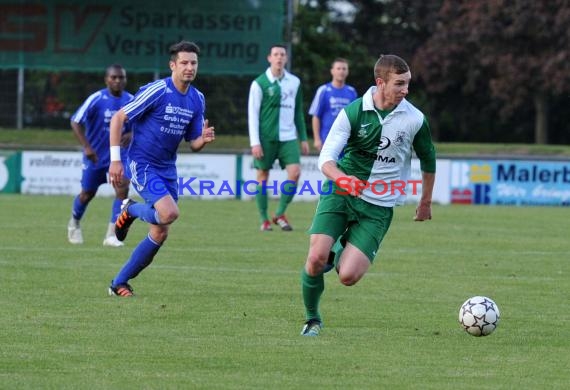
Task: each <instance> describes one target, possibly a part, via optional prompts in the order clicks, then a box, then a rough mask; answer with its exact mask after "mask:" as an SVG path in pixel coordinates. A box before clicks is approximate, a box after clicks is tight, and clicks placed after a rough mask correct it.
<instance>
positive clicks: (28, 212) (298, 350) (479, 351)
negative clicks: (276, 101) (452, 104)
mask: <svg viewBox="0 0 570 390" xmlns="http://www.w3.org/2000/svg"><path fill="white" fill-rule="evenodd" d="M71 201H72V197H70V196H60V197H57V196H52V197H50V196H23V195H0V205H1V209H2V220H3V221H4V223H3V224H2V225H0V237H1V238H0V242H1V256H0V286H2V294H0V307H1V308H2V315H1V316H0V329H2V331H1V332H0V345H1V346H2V347H1V348H0V383H1V385H0V387H1V388H6V389H16V388H17V389H25V388H48V389H77V388H92V389H103V388H127V389H189V388H192V389H301V388H322V389H380V388H383V389H456V388H462V389H479V388H481V387H482V386H484V387H493V388H496V389H513V388H522V389H540V388H544V389H563V388H567V386H568V383H569V381H570V373H569V372H568V368H567V363H568V350H569V349H570V326H569V325H570V314H569V311H568V292H569V291H570V278H569V277H568V275H569V271H570V263H569V262H568V240H567V228H568V222H567V221H568V218H567V210H565V209H560V208H540V207H537V208H514V207H513V208H511V207H489V206H487V207H485V206H481V207H478V206H435V207H434V209H433V216H434V219H433V220H432V221H430V222H427V223H415V222H412V220H411V218H412V215H413V207H412V206H405V207H402V208H398V209H396V213H395V218H394V222H393V225H392V228H391V230H390V232H389V234H388V236H387V238H386V240H385V242H384V244H383V247H382V249H381V251H380V254H379V257H378V259H377V261H376V263H375V264H374V266H373V267H372V268H371V269H370V271H369V273H368V274H367V275H366V276H365V277H364V279H363V280H361V282H360V283H359V284H358V285H357V286H355V287H344V286H342V285H341V284H340V283H339V282H338V280H337V279H336V274H335V273H334V272H331V273H329V274H327V275H326V290H325V294H324V297H323V301H322V313H323V315H324V320H325V329H324V330H323V333H322V334H321V336H319V337H318V338H304V337H301V336H299V331H300V329H301V325H302V321H303V307H302V300H301V295H300V287H299V274H300V269H301V267H302V266H303V264H304V259H305V257H306V252H307V248H308V236H307V234H306V232H305V230H306V228H307V227H308V225H309V224H310V221H311V217H312V212H313V210H314V207H315V204H314V203H295V204H293V205H292V206H291V207H290V209H289V216H290V220H291V221H292V223H293V224H294V227H295V228H296V230H295V231H293V232H291V233H285V232H281V231H273V232H270V233H261V232H258V222H257V217H256V210H255V203H254V202H239V201H196V200H182V201H181V202H180V208H181V217H180V219H179V220H178V221H176V223H175V224H174V225H173V226H172V229H171V235H170V237H169V239H168V241H167V243H166V244H165V246H164V247H163V248H162V249H161V251H160V252H159V254H158V255H157V258H156V259H155V262H154V263H153V264H152V265H151V266H150V267H149V268H148V269H146V270H145V271H144V272H143V273H142V274H141V275H139V276H138V277H137V278H136V279H134V280H133V281H132V284H133V286H134V288H135V292H136V293H137V296H136V297H135V298H134V299H122V298H116V297H108V296H107V295H106V288H107V286H108V284H109V281H110V280H111V278H112V277H113V276H114V275H115V274H116V272H117V271H118V270H119V268H120V267H121V266H122V264H123V263H124V262H125V260H126V259H127V257H128V256H129V254H130V252H131V250H132V249H133V248H134V246H135V245H136V244H137V242H138V241H139V240H140V239H142V238H143V237H144V235H145V234H146V226H145V224H144V223H142V222H140V221H137V222H135V224H134V225H133V227H132V228H131V232H130V233H129V237H128V238H127V240H126V247H124V248H106V247H103V246H102V245H101V242H102V239H103V234H104V231H105V228H106V224H107V216H108V213H109V209H110V199H108V198H95V200H94V201H93V202H92V204H91V205H90V207H89V209H88V210H87V213H86V215H85V217H84V220H83V231H84V236H85V239H86V243H85V244H84V245H83V246H71V245H70V244H68V243H67V241H66V223H67V219H68V215H69V210H70V208H71ZM274 207H275V204H274V203H272V204H271V209H274ZM479 294H481V295H488V296H490V297H491V298H493V299H495V301H496V302H497V304H498V305H499V307H500V309H501V314H502V318H501V323H500V326H499V328H498V329H497V330H496V331H495V333H493V334H492V335H490V336H488V337H483V338H476V337H472V336H469V335H468V334H466V333H465V332H464V331H463V330H462V329H460V327H459V325H458V323H457V313H458V310H459V306H460V305H461V303H463V301H464V300H465V299H467V298H468V297H470V296H473V295H479Z"/></svg>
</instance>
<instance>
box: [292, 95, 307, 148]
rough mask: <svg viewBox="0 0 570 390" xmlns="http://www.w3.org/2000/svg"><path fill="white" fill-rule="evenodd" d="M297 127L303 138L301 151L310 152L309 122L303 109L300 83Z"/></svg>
mask: <svg viewBox="0 0 570 390" xmlns="http://www.w3.org/2000/svg"><path fill="white" fill-rule="evenodd" d="M295 127H296V128H297V132H298V133H299V139H300V140H301V152H302V153H303V154H304V155H307V154H309V142H308V141H307V139H308V137H307V124H306V123H305V113H304V111H303V89H302V88H301V86H300V85H299V88H298V89H297V95H295Z"/></svg>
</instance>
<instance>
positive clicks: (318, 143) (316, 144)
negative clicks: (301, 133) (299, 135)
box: [313, 139, 323, 152]
mask: <svg viewBox="0 0 570 390" xmlns="http://www.w3.org/2000/svg"><path fill="white" fill-rule="evenodd" d="M313 146H314V147H315V149H316V150H317V151H318V152H320V151H321V149H322V148H323V142H322V141H321V140H320V139H316V140H315V141H314V142H313Z"/></svg>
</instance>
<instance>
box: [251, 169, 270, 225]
mask: <svg viewBox="0 0 570 390" xmlns="http://www.w3.org/2000/svg"><path fill="white" fill-rule="evenodd" d="M256 180H257V183H258V184H257V187H256V194H255V204H256V205H257V211H258V212H259V221H260V222H261V227H260V230H261V231H262V232H267V231H271V230H273V229H272V228H271V222H269V214H268V212H267V205H268V201H269V195H268V193H267V190H266V188H265V187H264V185H263V183H267V181H268V180H269V170H265V169H258V170H257V175H256Z"/></svg>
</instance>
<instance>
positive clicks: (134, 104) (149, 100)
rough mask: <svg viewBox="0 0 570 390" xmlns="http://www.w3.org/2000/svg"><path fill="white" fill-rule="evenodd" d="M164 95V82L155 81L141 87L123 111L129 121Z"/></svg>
mask: <svg viewBox="0 0 570 390" xmlns="http://www.w3.org/2000/svg"><path fill="white" fill-rule="evenodd" d="M165 93H166V82H165V81H164V80H157V81H155V82H152V83H150V84H147V85H145V86H144V87H142V88H141V89H140V90H139V91H138V92H137V94H136V95H135V98H134V100H133V101H131V102H130V103H127V104H126V105H125V106H124V107H123V111H124V112H125V114H126V115H127V118H129V120H132V119H133V118H136V117H138V116H140V115H141V114H142V113H144V112H145V111H147V110H148V109H149V107H152V105H153V103H154V102H156V101H157V100H158V99H159V98H160V97H161V96H162V95H164V94H165Z"/></svg>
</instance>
